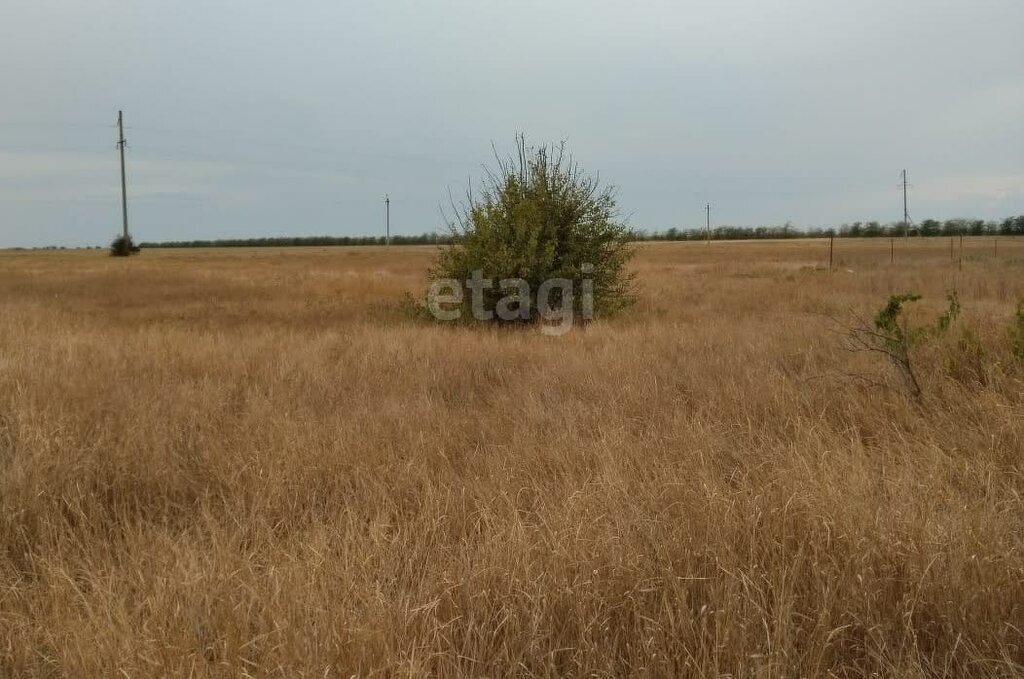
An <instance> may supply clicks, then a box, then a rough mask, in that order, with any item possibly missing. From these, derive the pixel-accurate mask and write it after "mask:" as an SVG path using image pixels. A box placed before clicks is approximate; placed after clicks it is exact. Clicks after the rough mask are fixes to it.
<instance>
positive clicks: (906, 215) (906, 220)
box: [903, 170, 910, 238]
mask: <svg viewBox="0 0 1024 679" xmlns="http://www.w3.org/2000/svg"><path fill="white" fill-rule="evenodd" d="M903 236H904V237H905V238H910V212H909V211H908V210H907V171H906V170H903Z"/></svg>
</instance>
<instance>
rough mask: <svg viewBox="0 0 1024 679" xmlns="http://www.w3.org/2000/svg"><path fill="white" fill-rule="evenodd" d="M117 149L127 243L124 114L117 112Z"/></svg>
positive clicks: (126, 239) (122, 211)
mask: <svg viewBox="0 0 1024 679" xmlns="http://www.w3.org/2000/svg"><path fill="white" fill-rule="evenodd" d="M117 136H118V140H117V148H119V149H120V150H121V218H122V221H123V222H124V224H123V226H124V234H123V235H124V239H125V242H126V243H127V241H128V188H127V182H126V181H125V174H124V147H125V145H126V144H127V143H128V142H127V141H126V140H125V138H124V114H123V113H122V112H121V111H118V112H117Z"/></svg>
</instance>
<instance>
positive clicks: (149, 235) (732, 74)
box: [0, 0, 1024, 247]
mask: <svg viewBox="0 0 1024 679" xmlns="http://www.w3.org/2000/svg"><path fill="white" fill-rule="evenodd" d="M1022 29H1024V2H1021V0H973V1H970V0H962V1H960V2H952V1H950V0H899V1H893V0H886V1H884V2H883V1H881V0H857V1H852V0H844V1H842V2H834V1H831V0H775V1H774V2H763V1H760V0H758V1H754V0H746V1H743V2H730V1H728V0H714V1H711V0H708V1H705V0H696V1H690V2H678V1H675V2H670V1H667V0H654V1H634V2H616V3H612V2H603V1H600V0H558V1H557V2H556V1H555V0H516V1H515V2H510V1H505V0H498V1H494V0H491V1H486V2H485V1H482V0H474V1H469V0H449V1H445V2H442V1H440V0H397V1H390V2H376V3H373V4H370V3H368V2H367V3H354V2H339V1H338V0H333V1H326V0H307V1H305V2H301V3H286V2H280V1H276V2H270V1H267V0H247V1H246V2H241V1H239V2H224V1H220V0H207V1H204V2H202V3H200V2H197V1H188V2H186V1H182V0H175V1H162V0H161V1H157V0H152V1H143V0H135V1H132V2H129V1H128V0H90V1H89V2H76V1H73V0H65V1H63V2H52V1H48V0H4V2H3V6H2V8H0V92H2V93H3V103H2V104H0V247H3V246H34V245H47V244H57V245H69V246H71V245H84V244H106V243H108V242H109V241H110V239H111V238H112V237H113V236H114V235H116V233H117V231H118V230H119V228H120V197H119V191H120V187H119V170H118V160H117V151H116V148H115V134H116V130H115V128H114V123H115V121H116V117H117V110H118V109H124V112H125V118H126V122H127V125H128V126H129V127H128V130H127V135H126V136H127V137H128V140H129V149H128V173H129V178H128V180H129V199H130V206H129V214H130V218H131V222H132V231H133V233H134V234H135V235H136V237H137V239H139V240H171V239H175V240H177V239H194V238H217V237H245V236H265V235H321V234H332V235H333V234H337V235H345V234H350V235H356V234H376V233H379V232H380V231H382V228H383V196H384V194H385V192H388V193H390V194H391V197H392V227H393V231H394V232H396V233H405V234H418V233H422V232H426V231H434V230H441V229H442V228H443V221H442V218H441V215H440V213H439V207H440V206H441V205H443V204H446V203H447V200H448V192H449V190H451V191H452V192H453V193H454V194H456V195H459V194H461V193H462V192H463V191H464V189H465V187H466V185H467V182H468V181H469V179H470V178H471V177H478V176H479V175H480V167H481V164H483V163H486V162H488V160H489V159H490V157H491V142H492V141H493V142H494V143H495V144H496V145H497V146H498V148H499V149H500V150H503V151H504V150H509V151H510V150H511V148H512V145H513V136H514V134H515V133H516V132H518V131H522V132H524V133H525V134H526V135H527V137H528V138H529V140H531V141H534V142H544V141H557V140H562V139H564V140H566V141H567V142H568V144H569V148H570V150H571V151H572V152H573V154H574V155H575V157H576V159H577V160H578V161H579V162H580V163H581V164H582V165H583V166H584V168H586V169H588V170H591V171H595V172H597V171H599V172H600V175H601V177H602V179H604V180H607V181H608V182H610V183H612V184H614V185H616V186H617V187H618V189H619V198H620V207H621V209H622V211H623V213H624V214H625V215H628V216H629V217H630V223H631V224H632V225H633V226H635V227H638V228H645V229H649V230H663V229H667V228H669V227H672V226H675V227H679V228H691V227H697V226H701V225H702V223H703V206H704V203H705V202H708V201H710V202H711V203H712V205H713V212H712V215H713V221H714V222H715V223H718V224H737V225H755V224H781V223H783V222H786V221H792V222H793V223H794V224H796V225H797V226H817V225H838V224H839V223H842V222H847V221H854V220H867V219H878V220H880V221H892V220H896V219H898V218H899V217H900V216H901V211H902V202H901V201H902V198H901V196H900V193H899V191H898V189H897V184H898V183H899V173H900V170H901V169H902V168H904V167H906V168H907V169H908V170H909V172H910V180H911V182H912V183H913V185H914V186H913V188H912V189H911V215H912V217H914V218H916V219H921V218H924V217H927V216H935V217H939V218H948V217H958V216H972V217H973V216H978V217H985V218H1001V217H1004V216H1008V215H1011V214H1020V213H1024V40H1022Z"/></svg>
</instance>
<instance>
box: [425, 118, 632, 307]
mask: <svg viewBox="0 0 1024 679" xmlns="http://www.w3.org/2000/svg"><path fill="white" fill-rule="evenodd" d="M516 142H517V143H516V146H517V152H518V153H517V154H516V156H514V157H510V158H506V159H502V158H500V157H498V158H497V166H496V167H495V168H493V169H489V170H487V171H486V174H485V177H484V182H483V186H482V189H481V190H477V191H473V190H470V192H469V193H468V195H467V200H466V202H465V203H464V204H463V205H462V206H459V207H457V208H456V214H455V217H454V219H453V221H452V222H451V224H450V225H449V226H450V227H451V230H452V236H453V242H452V244H451V245H450V246H447V247H446V248H445V249H444V250H442V252H441V255H440V256H439V258H438V261H437V262H436V264H435V266H434V268H433V269H432V270H431V277H432V279H434V280H435V281H437V280H441V279H455V280H459V281H463V282H465V281H467V280H468V279H470V278H471V277H472V276H473V273H474V271H479V272H482V276H483V278H485V279H488V280H493V281H494V285H493V287H492V288H490V289H487V290H485V291H484V292H483V306H484V308H485V309H486V310H489V311H493V310H495V307H496V305H497V304H498V302H499V301H500V300H502V298H503V297H504V296H505V295H506V292H507V291H506V290H503V289H502V288H501V286H500V285H499V282H500V281H502V280H507V279H521V280H522V281H525V282H526V283H527V284H528V286H529V302H528V307H529V308H525V307H526V306H527V304H526V303H524V304H523V307H524V308H523V309H522V313H521V314H518V315H517V316H516V318H515V319H514V321H515V322H533V321H537V320H540V317H541V315H542V314H541V311H542V309H541V306H539V305H538V293H539V292H540V290H541V286H542V284H543V283H544V282H545V281H550V280H552V279H565V280H568V281H572V284H573V291H574V294H573V311H574V312H575V313H576V315H577V316H578V317H580V316H582V317H584V318H586V317H588V316H589V315H590V314H589V313H587V312H588V311H590V309H585V308H584V305H590V304H592V315H593V316H594V317H600V316H608V315H611V314H613V313H615V312H616V311H619V310H620V309H622V308H623V307H625V306H627V305H629V304H630V303H631V302H632V301H633V296H632V275H631V274H630V273H628V272H627V270H626V265H627V263H628V261H629V259H630V257H631V255H632V248H631V246H630V243H629V241H630V232H629V229H628V228H627V227H626V226H625V225H624V224H622V223H621V222H620V221H618V219H617V211H616V204H615V195H614V191H613V189H611V188H610V187H602V186H600V184H599V182H598V180H597V179H596V178H593V177H591V176H589V175H587V174H586V173H584V172H583V171H582V170H581V169H580V167H579V165H577V164H576V162H574V161H573V159H572V158H571V157H570V156H569V155H568V153H567V152H566V150H565V146H564V144H562V145H558V146H555V145H550V146H541V147H537V148H535V147H530V146H527V144H526V141H525V138H523V137H522V136H520V137H518V138H517V139H516ZM582 290H587V291H592V292H591V293H590V294H589V299H587V298H586V297H587V296H585V295H582V294H580V292H581V291H582ZM549 301H550V300H549ZM471 303H472V300H471V298H470V296H469V295H466V296H465V297H464V298H463V300H462V302H461V304H462V306H463V308H464V311H466V312H467V313H466V314H464V315H465V316H469V312H470V305H471ZM555 303H557V304H561V303H562V300H555ZM495 320H499V322H500V319H499V317H498V316H495ZM506 321H507V319H506Z"/></svg>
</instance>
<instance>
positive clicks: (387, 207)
mask: <svg viewBox="0 0 1024 679" xmlns="http://www.w3.org/2000/svg"><path fill="white" fill-rule="evenodd" d="M384 244H385V245H391V196H389V195H388V194H386V193H385V194H384Z"/></svg>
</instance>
